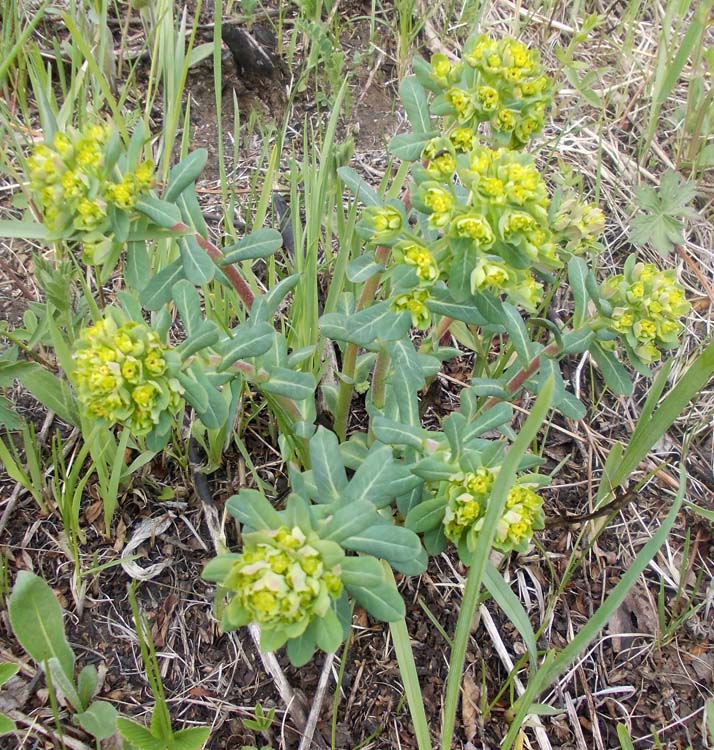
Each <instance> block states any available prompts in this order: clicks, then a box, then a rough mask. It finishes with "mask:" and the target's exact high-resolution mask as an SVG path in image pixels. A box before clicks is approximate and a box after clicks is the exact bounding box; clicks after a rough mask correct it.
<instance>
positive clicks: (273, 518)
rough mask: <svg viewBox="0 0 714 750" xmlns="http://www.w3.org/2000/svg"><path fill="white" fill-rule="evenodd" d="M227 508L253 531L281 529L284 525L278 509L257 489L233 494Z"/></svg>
mask: <svg viewBox="0 0 714 750" xmlns="http://www.w3.org/2000/svg"><path fill="white" fill-rule="evenodd" d="M226 510H227V511H228V513H230V514H231V515H232V516H233V517H234V518H237V519H238V520H239V521H240V522H241V523H243V524H245V525H246V526H248V527H249V528H250V530H251V531H260V530H262V529H279V528H280V526H281V525H282V519H281V518H280V514H279V513H278V511H277V510H275V508H273V506H272V505H271V504H270V503H269V502H268V500H267V499H266V498H265V495H263V493H262V492H258V491H257V490H241V491H240V493H239V494H237V495H233V497H231V498H229V499H228V502H227V503H226Z"/></svg>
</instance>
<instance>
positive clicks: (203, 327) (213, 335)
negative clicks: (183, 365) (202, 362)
mask: <svg viewBox="0 0 714 750" xmlns="http://www.w3.org/2000/svg"><path fill="white" fill-rule="evenodd" d="M219 337H220V331H219V329H218V326H217V325H216V324H215V323H214V322H213V321H212V320H202V321H201V322H200V323H199V325H198V327H197V328H196V329H195V330H194V331H193V333H191V334H190V335H189V337H188V338H187V339H185V340H184V341H183V342H182V343H181V344H180V345H179V346H177V347H176V349H177V351H178V352H179V354H180V355H181V357H182V359H187V358H188V357H190V356H191V355H192V354H195V353H196V352H199V351H201V349H207V348H208V347H210V346H213V345H214V344H215V343H216V342H217V341H218V339H219Z"/></svg>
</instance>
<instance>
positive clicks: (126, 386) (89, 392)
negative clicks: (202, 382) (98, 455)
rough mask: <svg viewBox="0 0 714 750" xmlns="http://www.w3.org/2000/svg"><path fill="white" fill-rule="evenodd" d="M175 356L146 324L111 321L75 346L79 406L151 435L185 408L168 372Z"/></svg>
mask: <svg viewBox="0 0 714 750" xmlns="http://www.w3.org/2000/svg"><path fill="white" fill-rule="evenodd" d="M171 354H172V353H171V351H170V350H169V348H168V347H165V346H163V345H162V343H161V341H160V340H159V337H158V335H157V334H156V332H155V331H152V330H151V329H150V328H149V327H148V326H147V325H146V324H144V323H137V322H134V321H129V322H123V321H122V322H121V324H118V323H117V322H116V320H115V319H114V318H113V317H112V316H111V315H107V316H106V317H105V318H104V319H102V320H100V321H99V322H98V323H95V324H94V325H92V326H90V327H89V328H85V329H84V330H83V331H82V333H81V335H80V337H79V339H78V340H77V343H76V345H75V351H74V361H75V369H74V371H73V373H72V380H73V381H74V383H75V386H76V388H77V395H78V398H79V401H80V403H81V404H82V405H83V407H84V408H85V409H86V412H87V414H88V415H89V416H91V417H94V418H98V419H103V420H105V421H106V422H107V423H108V424H110V425H113V424H122V425H125V426H126V427H128V428H129V429H130V430H131V432H132V433H133V434H135V435H146V434H148V433H149V432H151V430H152V429H153V428H154V427H155V426H156V425H158V424H159V421H160V419H161V417H162V415H163V414H164V413H166V412H168V413H169V414H171V415H174V414H175V413H176V412H177V411H178V410H179V409H180V407H181V405H182V399H181V393H182V392H183V389H182V387H181V385H180V383H179V382H178V380H176V379H175V378H173V377H172V376H171V374H170V372H169V367H168V362H167V359H168V358H169V357H170V356H171Z"/></svg>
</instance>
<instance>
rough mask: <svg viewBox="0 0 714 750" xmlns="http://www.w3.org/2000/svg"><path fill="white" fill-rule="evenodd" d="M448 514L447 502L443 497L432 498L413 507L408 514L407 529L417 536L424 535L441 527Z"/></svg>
mask: <svg viewBox="0 0 714 750" xmlns="http://www.w3.org/2000/svg"><path fill="white" fill-rule="evenodd" d="M445 512H446V501H445V500H444V498H442V497H432V498H431V499H430V500H425V501H424V502H422V503H419V505H416V506H415V507H413V508H412V509H411V510H410V511H409V513H408V514H407V520H406V524H407V528H409V529H411V530H412V531H413V532H414V533H415V534H423V533H424V532H426V531H429V530H430V529H434V528H436V527H438V526H440V525H441V523H442V522H443V521H444V513H445Z"/></svg>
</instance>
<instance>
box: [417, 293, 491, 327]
mask: <svg viewBox="0 0 714 750" xmlns="http://www.w3.org/2000/svg"><path fill="white" fill-rule="evenodd" d="M426 306H427V307H428V308H429V310H431V312H433V313H436V314H437V315H444V316H446V317H449V318H453V319H454V320H460V321H462V322H464V323H466V324H467V325H472V326H483V325H486V324H487V323H488V321H487V320H486V319H485V318H484V317H483V315H481V313H480V312H479V311H478V309H477V308H476V307H475V306H474V304H473V303H472V302H463V303H460V302H456V301H455V300H454V299H453V298H452V297H451V295H450V294H449V292H448V290H447V289H439V288H438V287H435V288H434V289H432V290H431V291H430V297H429V299H428V300H427V303H426Z"/></svg>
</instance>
